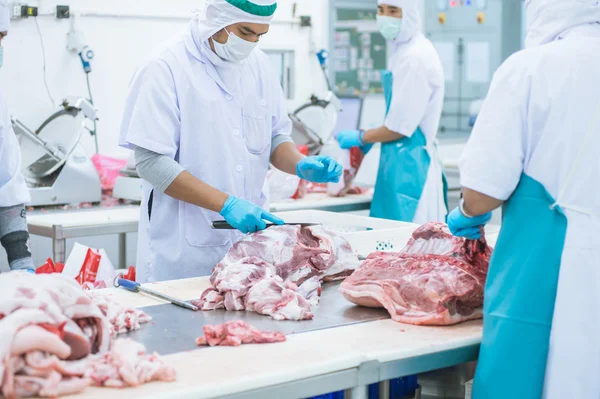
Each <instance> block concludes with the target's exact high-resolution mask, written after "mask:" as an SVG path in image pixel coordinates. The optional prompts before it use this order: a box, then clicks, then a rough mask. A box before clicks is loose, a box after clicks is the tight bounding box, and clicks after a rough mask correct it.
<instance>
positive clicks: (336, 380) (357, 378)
mask: <svg viewBox="0 0 600 399" xmlns="http://www.w3.org/2000/svg"><path fill="white" fill-rule="evenodd" d="M479 346H480V345H479V344H478V343H477V344H471V345H466V346H464V347H460V348H456V349H449V350H444V351H440V352H434V353H427V354H423V355H418V356H413V357H410V358H404V359H398V360H393V361H389V362H383V363H381V362H378V361H369V362H365V363H362V364H361V365H360V366H358V367H354V368H351V369H347V370H341V371H337V372H334V373H329V374H325V375H320V376H316V377H312V378H306V379H302V380H298V381H293V382H289V383H286V384H280V385H275V386H272V387H265V388H261V389H256V390H252V391H248V392H243V393H238V394H234V395H226V396H218V397H217V398H218V399H225V398H228V399H279V398H289V399H302V398H308V397H312V396H317V395H322V394H326V393H329V392H338V391H345V393H346V398H347V399H367V398H368V396H369V395H368V388H369V385H371V384H376V383H379V393H380V396H379V397H380V398H381V399H387V398H389V395H390V388H389V380H392V379H396V378H401V377H406V376H411V375H415V374H419V373H424V372H427V371H432V370H439V369H443V368H446V367H451V366H456V365H460V364H464V363H468V362H471V361H474V360H477V357H478V355H479ZM188 396H189V397H190V398H191V397H193V396H194V395H193V394H191V393H190V394H189V395H186V396H184V397H188ZM177 397H180V396H177Z"/></svg>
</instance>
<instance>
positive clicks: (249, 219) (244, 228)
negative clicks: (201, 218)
mask: <svg viewBox="0 0 600 399" xmlns="http://www.w3.org/2000/svg"><path fill="white" fill-rule="evenodd" d="M221 216H223V217H224V218H225V220H226V221H227V223H229V224H230V225H232V226H233V227H235V228H236V229H238V230H239V231H241V232H242V233H244V234H248V233H255V232H257V231H260V230H264V229H266V228H267V224H266V223H265V220H266V221H268V222H271V223H275V224H278V225H282V224H284V221H283V220H281V219H279V218H278V217H277V216H275V215H272V214H270V213H269V212H267V211H265V210H264V209H262V208H260V207H258V206H256V205H254V204H253V203H252V202H248V201H246V200H243V199H240V198H236V197H234V196H230V197H229V198H227V201H225V205H224V206H223V209H222V210H221Z"/></svg>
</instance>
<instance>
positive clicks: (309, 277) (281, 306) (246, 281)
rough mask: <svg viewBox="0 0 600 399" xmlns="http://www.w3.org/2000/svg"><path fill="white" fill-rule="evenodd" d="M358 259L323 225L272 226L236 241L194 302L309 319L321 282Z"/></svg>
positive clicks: (348, 271) (350, 269) (346, 273)
mask: <svg viewBox="0 0 600 399" xmlns="http://www.w3.org/2000/svg"><path fill="white" fill-rule="evenodd" d="M358 265H359V262H358V258H357V257H356V255H354V254H353V252H352V248H351V247H350V244H349V243H348V242H347V241H346V240H345V239H344V238H342V237H340V236H338V235H336V234H334V233H331V232H328V231H326V230H324V229H323V228H322V227H319V226H312V227H300V226H277V227H271V228H269V229H267V230H265V231H262V232H259V233H256V234H253V235H250V236H248V237H245V238H244V239H242V240H241V241H239V242H238V243H236V244H235V245H234V246H233V248H232V249H231V250H230V251H229V253H228V254H227V255H226V256H225V258H224V259H223V260H222V261H221V262H220V263H219V264H218V265H217V266H216V267H215V269H214V270H213V274H212V276H211V278H210V282H211V284H212V287H211V288H209V289H208V290H206V291H205V292H204V293H203V294H202V297H201V298H200V299H199V300H197V301H194V302H193V303H194V305H196V306H198V308H199V309H202V310H215V309H223V308H224V309H227V310H231V311H235V310H248V311H255V312H257V313H260V314H264V315H268V316H271V317H272V318H274V319H276V320H308V319H312V317H313V313H312V311H311V307H312V306H316V305H318V303H319V299H320V295H321V283H322V282H329V281H335V280H340V279H344V278H346V277H347V276H349V275H350V274H351V273H352V272H353V271H354V270H355V269H356V268H357V267H358Z"/></svg>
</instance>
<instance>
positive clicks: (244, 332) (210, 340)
mask: <svg viewBox="0 0 600 399" xmlns="http://www.w3.org/2000/svg"><path fill="white" fill-rule="evenodd" d="M203 330H204V336H203V337H200V338H198V339H196V344H198V345H209V346H240V345H242V344H269V343H274V342H284V341H285V335H283V334H281V333H278V332H265V331H260V330H258V329H256V328H254V327H252V326H251V325H249V324H248V323H246V322H244V321H241V320H238V321H230V322H228V323H225V324H221V325H218V326H211V325H207V326H204V327H203Z"/></svg>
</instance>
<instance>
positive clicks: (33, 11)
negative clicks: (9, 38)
mask: <svg viewBox="0 0 600 399" xmlns="http://www.w3.org/2000/svg"><path fill="white" fill-rule="evenodd" d="M37 16H38V8H37V7H30V6H21V17H22V18H29V17H37Z"/></svg>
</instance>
